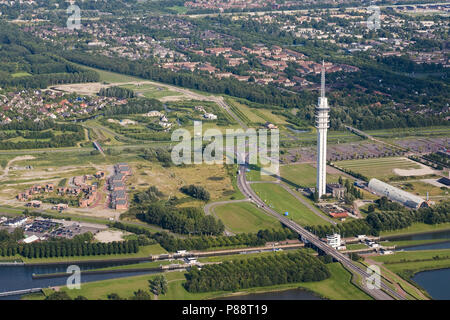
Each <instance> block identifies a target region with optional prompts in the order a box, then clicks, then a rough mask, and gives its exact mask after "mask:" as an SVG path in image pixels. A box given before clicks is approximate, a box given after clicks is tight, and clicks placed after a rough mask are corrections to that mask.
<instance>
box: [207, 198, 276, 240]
mask: <svg viewBox="0 0 450 320" xmlns="http://www.w3.org/2000/svg"><path fill="white" fill-rule="evenodd" d="M213 210H214V213H215V216H216V217H217V218H219V219H221V220H222V222H223V223H224V225H225V227H226V228H227V229H228V230H230V231H231V232H233V233H248V232H258V231H259V230H264V229H272V228H281V224H280V222H278V221H277V220H276V219H275V218H273V217H270V216H268V215H267V214H265V213H263V212H262V211H261V210H259V209H258V208H257V207H256V206H255V205H254V204H252V203H247V202H241V203H230V204H226V205H222V206H218V207H215V208H214V209H213Z"/></svg>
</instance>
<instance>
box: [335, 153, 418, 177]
mask: <svg viewBox="0 0 450 320" xmlns="http://www.w3.org/2000/svg"><path fill="white" fill-rule="evenodd" d="M334 164H335V165H336V166H337V167H340V168H344V169H347V170H351V171H353V172H357V173H360V174H362V175H364V176H366V177H367V178H369V179H371V178H377V179H383V180H386V179H389V178H390V177H393V176H397V174H396V172H395V171H396V170H398V169H400V170H408V171H409V170H411V175H413V174H414V171H413V169H421V168H422V167H421V166H420V165H419V164H417V163H415V162H413V161H411V160H409V159H406V158H401V157H399V158H378V159H365V160H346V161H338V162H335V163H334Z"/></svg>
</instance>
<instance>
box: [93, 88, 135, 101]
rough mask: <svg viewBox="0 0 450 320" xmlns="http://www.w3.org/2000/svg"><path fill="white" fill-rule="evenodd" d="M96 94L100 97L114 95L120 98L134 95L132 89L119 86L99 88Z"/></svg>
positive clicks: (128, 97)
mask: <svg viewBox="0 0 450 320" xmlns="http://www.w3.org/2000/svg"><path fill="white" fill-rule="evenodd" d="M98 95H99V96H102V97H116V98H121V99H130V98H134V97H135V96H136V95H135V94H134V91H133V90H131V89H128V88H121V87H109V88H101V89H100V91H99V92H98Z"/></svg>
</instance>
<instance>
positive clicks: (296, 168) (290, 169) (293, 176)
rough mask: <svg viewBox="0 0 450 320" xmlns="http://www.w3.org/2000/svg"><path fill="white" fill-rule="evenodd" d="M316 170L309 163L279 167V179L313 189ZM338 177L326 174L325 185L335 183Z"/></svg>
mask: <svg viewBox="0 0 450 320" xmlns="http://www.w3.org/2000/svg"><path fill="white" fill-rule="evenodd" d="M316 170H317V169H316V168H315V167H313V166H312V165H311V164H309V163H302V164H290V165H285V166H281V167H280V172H281V177H282V178H283V179H285V181H286V182H287V183H289V184H291V185H293V186H298V187H314V186H315V185H316ZM339 176H341V175H339V174H327V183H332V182H337V181H338V180H339ZM343 178H344V177H343Z"/></svg>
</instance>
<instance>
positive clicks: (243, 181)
mask: <svg viewBox="0 0 450 320" xmlns="http://www.w3.org/2000/svg"><path fill="white" fill-rule="evenodd" d="M222 101H223V100H222ZM218 103H219V102H218ZM219 105H220V106H221V107H223V108H224V109H225V110H226V111H227V112H228V113H229V114H230V115H231V116H232V117H233V118H235V119H236V118H237V119H239V118H238V117H237V116H236V115H235V114H234V112H233V111H232V110H231V109H230V108H229V106H228V105H227V104H226V103H225V102H223V103H219ZM237 121H238V120H237ZM238 123H240V124H241V126H242V127H243V128H247V126H246V125H245V124H243V123H242V121H238ZM247 146H248V140H247V141H246V149H247ZM237 156H238V157H239V155H237ZM244 159H246V162H248V160H247V159H248V154H247V153H246V154H245V157H244ZM247 167H248V164H247V163H245V164H242V165H240V167H239V172H238V176H237V185H238V188H239V190H240V191H241V192H242V194H243V195H244V196H245V197H246V198H247V199H250V200H251V201H252V202H254V203H255V204H257V205H259V206H260V208H261V209H262V210H263V212H265V213H266V214H269V215H271V216H273V217H275V218H276V219H277V220H278V221H280V222H281V223H282V224H284V225H285V226H286V227H288V228H290V229H291V230H293V231H295V232H297V233H298V234H299V235H300V236H301V238H302V240H303V241H304V242H310V243H312V244H313V245H314V246H316V247H317V248H319V249H320V250H322V251H323V252H324V253H326V254H328V255H330V256H332V257H333V258H334V259H335V260H337V261H339V262H340V263H341V264H342V265H343V266H344V267H345V268H346V269H347V270H349V271H350V272H351V273H353V274H355V275H358V276H360V277H361V278H362V279H363V281H362V284H361V288H362V289H363V290H364V291H365V292H366V293H367V294H368V295H370V296H372V297H373V298H374V299H376V300H393V299H399V300H404V299H405V298H404V297H403V296H401V295H400V294H398V293H397V292H395V291H394V290H392V289H391V288H390V287H388V286H387V285H386V284H385V283H384V282H381V288H380V289H369V288H368V287H367V284H366V281H365V280H366V279H368V278H370V276H371V275H370V274H368V273H367V272H366V271H365V270H363V269H362V268H361V267H359V266H357V265H355V264H354V263H353V261H352V260H351V259H350V258H349V257H348V256H346V255H344V254H342V253H340V252H339V251H337V250H335V249H333V248H332V247H330V246H329V245H328V244H326V243H324V242H322V241H321V240H320V239H319V238H318V237H317V236H315V235H313V234H312V233H310V232H309V231H307V230H306V229H304V228H303V227H301V226H300V225H298V224H297V223H295V222H293V221H292V220H289V219H288V218H285V217H284V216H281V215H280V214H278V212H276V211H275V210H273V209H271V208H270V207H268V206H267V205H266V204H265V203H264V201H262V200H261V199H260V198H259V197H258V196H257V195H256V193H255V192H254V191H253V189H252V188H251V187H250V185H249V183H248V182H247V176H246V174H245V172H246V169H247ZM291 191H292V190H291ZM296 198H297V197H296ZM381 289H382V290H381Z"/></svg>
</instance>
